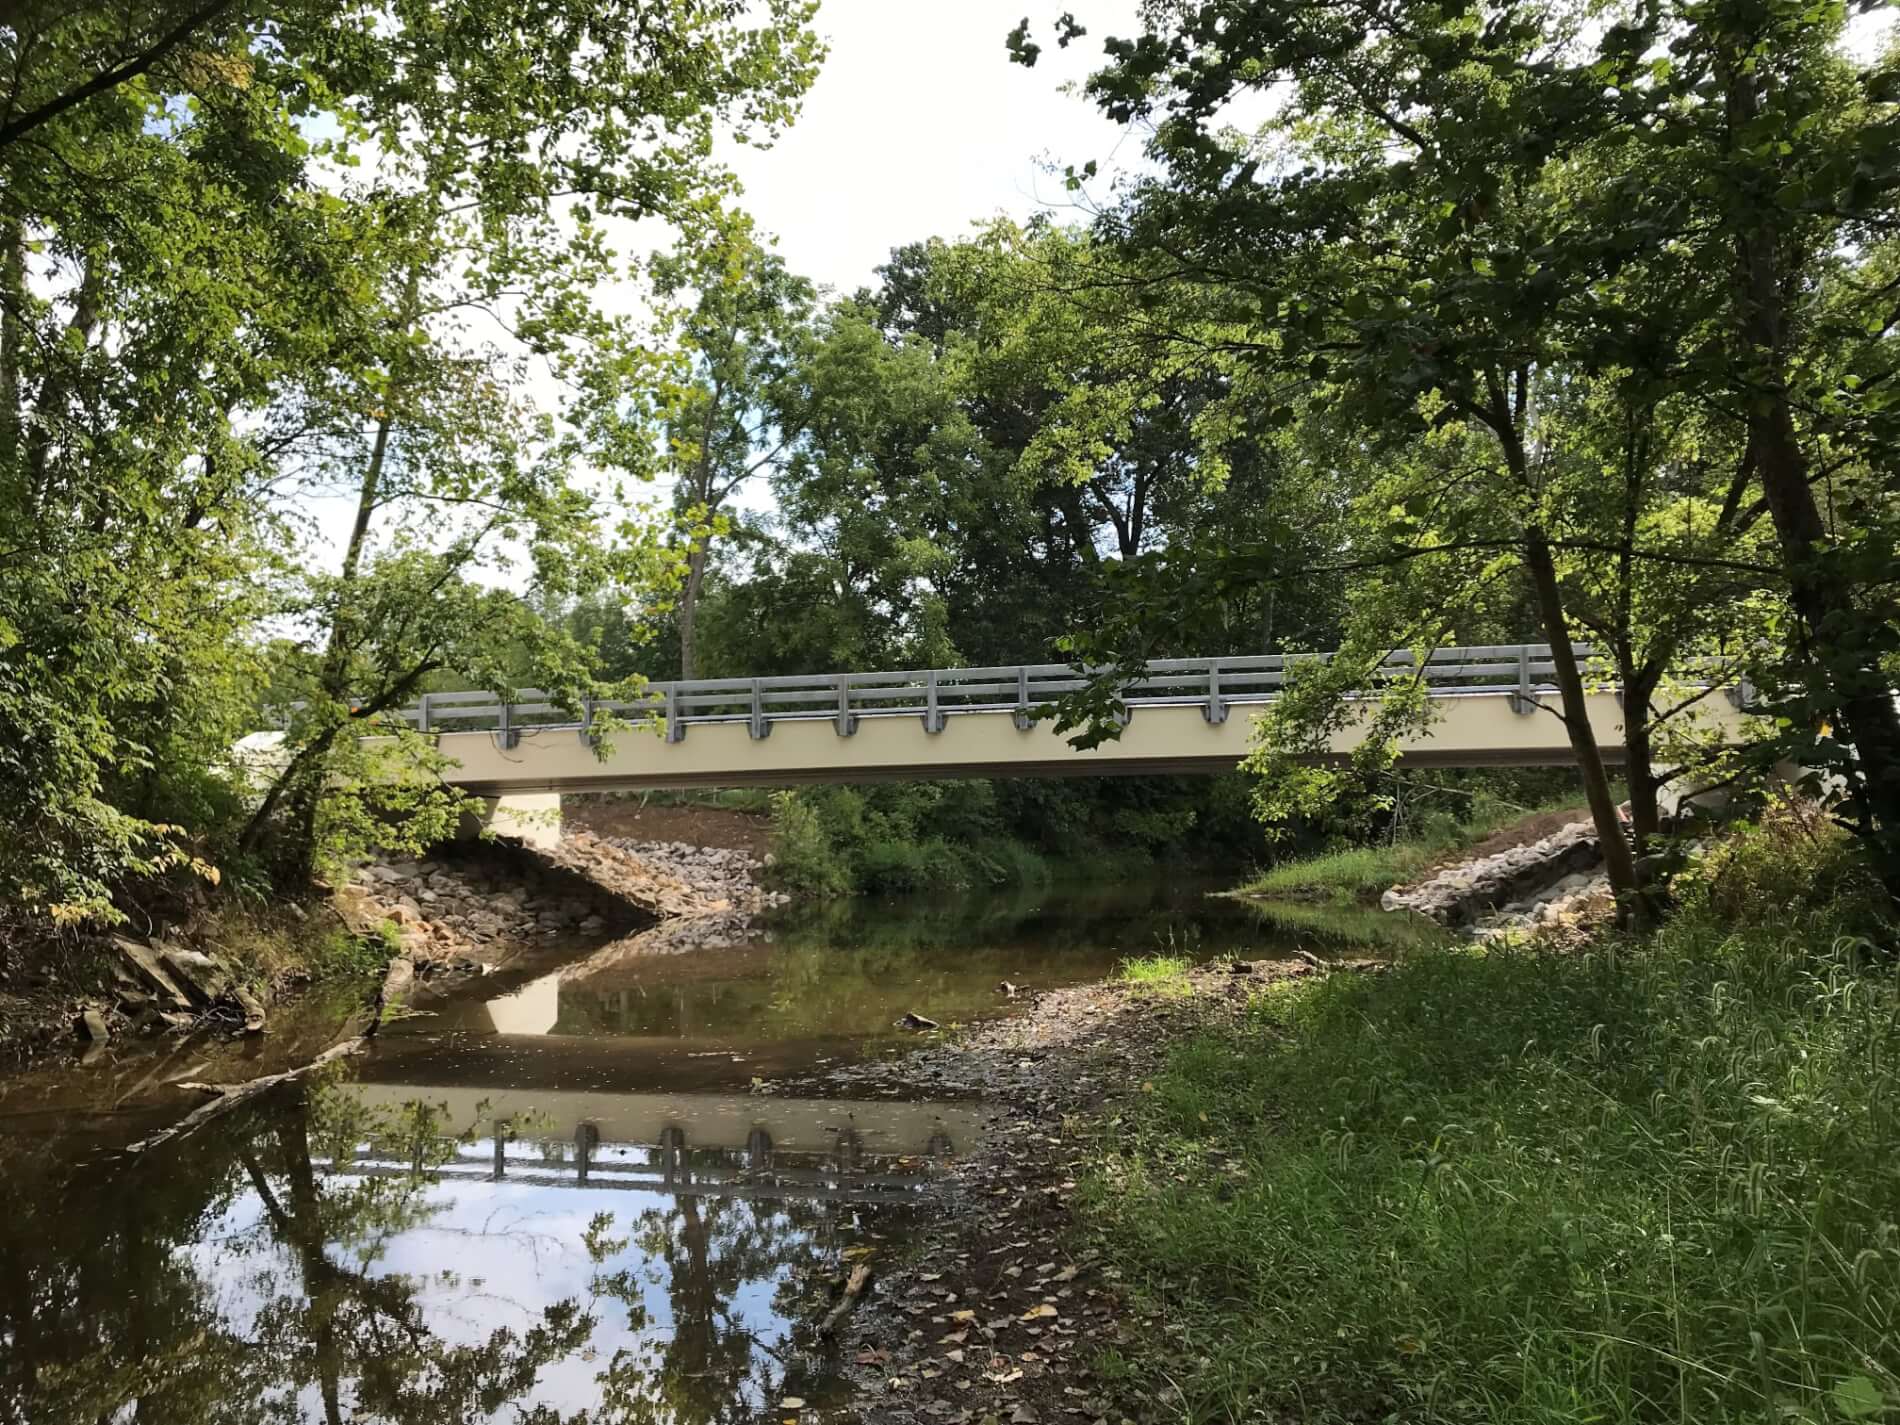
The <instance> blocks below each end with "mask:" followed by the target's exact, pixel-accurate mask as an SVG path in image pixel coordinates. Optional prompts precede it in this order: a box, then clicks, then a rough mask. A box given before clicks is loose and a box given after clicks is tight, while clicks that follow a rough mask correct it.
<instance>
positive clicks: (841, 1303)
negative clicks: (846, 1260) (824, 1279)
mask: <svg viewBox="0 0 1900 1425" xmlns="http://www.w3.org/2000/svg"><path fill="white" fill-rule="evenodd" d="M870 1284H871V1264H870V1263H869V1262H859V1263H858V1264H857V1265H856V1266H855V1267H853V1268H852V1269H851V1275H850V1276H848V1277H846V1278H845V1282H844V1295H843V1296H841V1297H839V1298H838V1304H837V1305H836V1306H834V1307H832V1308H831V1310H830V1311H829V1312H827V1313H826V1314H825V1319H824V1321H823V1323H822V1324H821V1325H820V1326H819V1327H818V1334H819V1335H820V1336H826V1337H829V1336H833V1335H836V1334H837V1330H838V1327H839V1326H840V1325H841V1324H842V1323H843V1322H844V1319H845V1317H847V1316H849V1315H850V1314H851V1309H852V1308H853V1307H854V1306H856V1305H857V1304H858V1299H859V1298H860V1297H862V1296H863V1295H864V1291H865V1288H866V1287H868V1286H870Z"/></svg>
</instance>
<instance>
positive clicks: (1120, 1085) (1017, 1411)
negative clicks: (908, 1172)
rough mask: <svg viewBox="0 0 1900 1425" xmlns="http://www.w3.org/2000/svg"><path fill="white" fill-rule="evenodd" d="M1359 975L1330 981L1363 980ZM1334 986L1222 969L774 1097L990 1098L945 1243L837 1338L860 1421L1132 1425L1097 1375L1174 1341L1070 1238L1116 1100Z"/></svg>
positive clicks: (877, 1290)
mask: <svg viewBox="0 0 1900 1425" xmlns="http://www.w3.org/2000/svg"><path fill="white" fill-rule="evenodd" d="M1360 968H1362V967H1360V966H1358V965H1352V966H1346V967H1342V968H1339V969H1336V970H1334V971H1332V973H1353V972H1356V971H1357V970H1359V969H1360ZM1318 973H1327V971H1322V970H1318V969H1316V968H1314V967H1313V966H1311V965H1308V964H1306V963H1303V962H1300V961H1278V960H1261V961H1252V962H1246V961H1242V962H1238V963H1235V964H1233V965H1231V966H1229V965H1228V964H1225V963H1223V964H1218V965H1214V966H1210V967H1206V968H1203V969H1199V970H1196V971H1193V972H1192V973H1191V974H1189V975H1188V976H1187V977H1186V978H1185V979H1184V980H1178V981H1174V982H1171V983H1168V984H1166V985H1164V986H1162V987H1160V988H1159V989H1156V988H1148V987H1141V986H1132V985H1126V984H1121V983H1100V984H1092V985H1082V986H1075V987H1072V988H1067V989H1059V990H1052V991H1049V992H1048V993H1046V994H1043V995H1040V996H1038V997H1037V999H1036V1000H1035V1002H1034V1003H1033V1004H1032V1005H1031V1006H1030V1007H1029V1009H1028V1010H1027V1012H1026V1013H1024V1014H1023V1015H1021V1016H1020V1017H1017V1018H1014V1019H1009V1020H1004V1021H1000V1022H997V1023H994V1024H989V1025H984V1026H981V1027H979V1028H976V1029H974V1030H972V1031H969V1032H967V1033H964V1034H959V1035H954V1036H946V1037H943V1038H938V1037H937V1036H934V1035H933V1036H930V1039H929V1041H928V1042H926V1043H924V1044H922V1045H921V1046H920V1047H919V1048H918V1049H917V1050H916V1051H915V1052H913V1053H911V1054H908V1055H905V1056H904V1057H902V1058H900V1059H896V1060H890V1061H884V1062H878V1063H865V1064H856V1065H851V1066H848V1067H845V1068H841V1069H839V1070H836V1071H835V1072H832V1073H829V1074H826V1075H823V1076H820V1077H814V1078H802V1079H787V1080H782V1081H776V1082H773V1083H769V1084H764V1085H761V1086H760V1092H765V1093H774V1092H778V1093H810V1092H832V1093H848V1094H850V1095H851V1096H853V1097H861V1098H884V1097H889V1098H898V1097H919V1098H982V1099H984V1100H986V1101H988V1102H990V1103H993V1104H994V1105H995V1108H994V1111H993V1113H992V1114H991V1116H990V1118H989V1119H988V1122H987V1124H986V1127H985V1131H984V1133H983V1135H982V1139H981V1141H979V1142H976V1143H970V1144H958V1145H956V1148H957V1151H958V1156H957V1157H956V1158H955V1159H954V1160H953V1162H952V1164H951V1166H950V1167H949V1168H947V1169H946V1171H945V1174H944V1176H943V1177H942V1178H941V1179H940V1180H939V1181H938V1182H937V1183H935V1184H934V1185H933V1186H932V1187H931V1188H930V1189H929V1191H930V1192H931V1194H932V1195H933V1201H932V1210H931V1211H930V1212H929V1213H927V1214H926V1216H927V1217H928V1219H929V1220H930V1221H931V1222H932V1223H935V1224H937V1225H935V1226H932V1227H929V1228H927V1229H926V1230H925V1231H924V1233H923V1234H922V1236H921V1237H920V1238H918V1239H917V1240H916V1241H914V1242H913V1243H912V1244H910V1245H909V1246H908V1247H906V1248H905V1249H904V1250H903V1251H902V1253H901V1254H898V1255H896V1256H894V1257H893V1258H892V1259H891V1260H886V1261H879V1262H876V1263H875V1264H874V1269H875V1271H876V1277H875V1286H874V1289H873V1290H872V1292H871V1293H870V1294H869V1295H868V1296H867V1297H866V1298H865V1299H864V1300H863V1302H862V1304H861V1305H859V1306H858V1308H857V1309H856V1310H855V1311H854V1312H853V1313H852V1314H851V1315H850V1316H849V1317H848V1318H847V1319H846V1322H845V1324H844V1325H843V1326H842V1327H841V1328H840V1329H839V1332H838V1339H837V1342H836V1347H837V1349H838V1350H839V1351H840V1353H841V1356H842V1363H843V1366H844V1371H845V1376H846V1379H847V1380H848V1381H849V1382H850V1384H851V1387H852V1389H853V1391H854V1397H853V1399H852V1401H851V1407H852V1410H853V1412H854V1413H856V1414H858V1415H860V1416H861V1417H862V1418H864V1419H867V1420H870V1421H873V1422H879V1425H882V1423H883V1422H891V1423H892V1425H896V1422H899V1421H902V1422H915V1421H918V1420H942V1421H946V1422H950V1421H957V1422H968V1421H984V1420H993V1421H996V1422H1009V1423H1010V1425H1035V1422H1045V1425H1053V1422H1055V1421H1057V1420H1062V1419H1075V1420H1084V1421H1100V1420H1103V1419H1120V1415H1119V1413H1118V1412H1117V1411H1116V1410H1115V1403H1114V1401H1113V1400H1112V1398H1111V1397H1110V1395H1109V1393H1108V1388H1107V1386H1106V1385H1105V1383H1104V1382H1102V1381H1100V1380H1097V1379H1096V1378H1095V1376H1094V1374H1093V1370H1092V1366H1091V1361H1092V1360H1093V1359H1094V1358H1095V1357H1096V1356H1097V1355H1098V1354H1099V1352H1101V1351H1102V1350H1103V1349H1105V1348H1107V1347H1109V1346H1112V1345H1115V1344H1116V1343H1118V1342H1121V1343H1125V1342H1128V1341H1130V1340H1131V1339H1133V1338H1134V1337H1136V1336H1138V1335H1140V1334H1143V1333H1145V1332H1149V1331H1152V1330H1155V1329H1159V1326H1158V1323H1149V1322H1144V1321H1143V1320H1141V1319H1139V1318H1138V1317H1136V1316H1135V1315H1133V1311H1132V1308H1131V1307H1130V1306H1129V1304H1128V1303H1127V1302H1126V1301H1125V1300H1124V1299H1123V1297H1122V1294H1121V1292H1120V1291H1119V1289H1118V1287H1117V1284H1116V1282H1115V1281H1114V1280H1113V1279H1112V1277H1111V1276H1110V1275H1108V1274H1106V1273H1104V1272H1103V1271H1101V1270H1100V1269H1099V1268H1098V1266H1097V1264H1096V1263H1095V1262H1094V1261H1093V1260H1092V1259H1091V1258H1090V1256H1089V1255H1087V1254H1086V1252H1083V1253H1081V1254H1079V1255H1078V1254H1076V1244H1075V1243H1074V1242H1073V1240H1072V1238H1071V1235H1070V1233H1069V1230H1068V1229H1069V1226H1070V1217H1069V1197H1070V1194H1071V1192H1072V1190H1073V1189H1074V1187H1075V1183H1074V1179H1073V1176H1072V1173H1073V1170H1074V1168H1075V1166H1076V1164H1077V1162H1078V1159H1079V1157H1080V1155H1081V1152H1082V1149H1083V1147H1084V1144H1085V1143H1086V1141H1087V1137H1088V1135H1090V1134H1092V1133H1095V1132H1099V1131H1102V1127H1103V1126H1104V1125H1110V1126H1112V1123H1113V1121H1114V1112H1115V1108H1114V1106H1115V1102H1116V1100H1117V1099H1119V1098H1121V1097H1123V1096H1125V1095H1128V1094H1137V1093H1141V1092H1143V1091H1144V1089H1145V1087H1146V1081H1147V1078H1148V1076H1149V1074H1150V1073H1151V1072H1152V1071H1153V1069H1154V1068H1155V1066H1156V1065H1158V1064H1159V1063H1160V1061H1161V1059H1162V1057H1163V1055H1164V1054H1165V1053H1166V1052H1167V1047H1168V1045H1169V1043H1170V1041H1172V1040H1173V1039H1175V1038H1176V1037H1178V1036H1180V1035H1182V1034H1184V1033H1188V1032H1191V1031H1192V1030H1194V1029H1195V1028H1197V1027H1199V1026H1202V1025H1207V1024H1212V1023H1219V1022H1223V1021H1230V1020H1232V1019H1233V1018H1234V1017H1236V1016H1238V1015H1240V1014H1242V1013H1243V1012H1244V1011H1245V1008H1246V1004H1247V1001H1248V999H1249V998H1250V997H1251V996H1252V995H1253V994H1254V993H1256V992H1257V991H1258V990H1260V989H1261V988H1262V987H1263V986H1265V985H1267V984H1270V983H1272V982H1273V981H1275V980H1284V979H1291V978H1295V977H1298V976H1302V975H1309V974H1318Z"/></svg>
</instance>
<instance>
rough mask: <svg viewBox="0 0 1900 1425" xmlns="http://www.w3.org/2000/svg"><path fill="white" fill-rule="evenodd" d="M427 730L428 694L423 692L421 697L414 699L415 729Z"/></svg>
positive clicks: (419, 730) (418, 730)
mask: <svg viewBox="0 0 1900 1425" xmlns="http://www.w3.org/2000/svg"><path fill="white" fill-rule="evenodd" d="M428 730H429V695H428V694H427V693H424V694H423V695H422V696H421V697H419V698H417V699H416V731H417V732H427V731H428Z"/></svg>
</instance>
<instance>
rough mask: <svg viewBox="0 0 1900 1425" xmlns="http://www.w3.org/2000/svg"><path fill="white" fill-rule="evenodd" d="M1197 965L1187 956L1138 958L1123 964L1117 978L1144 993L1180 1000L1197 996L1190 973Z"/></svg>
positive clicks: (1139, 956) (1148, 956)
mask: <svg viewBox="0 0 1900 1425" xmlns="http://www.w3.org/2000/svg"><path fill="white" fill-rule="evenodd" d="M1193 968H1194V962H1193V961H1192V960H1190V959H1188V957H1187V956H1185V955H1169V954H1155V955H1137V956H1134V957H1132V958H1130V959H1127V960H1124V961H1122V962H1121V965H1120V967H1119V969H1118V970H1117V971H1116V978H1117V979H1119V980H1120V981H1121V982H1122V983H1123V984H1125V985H1128V986H1130V987H1132V988H1134V989H1136V990H1138V991H1140V992H1142V993H1144V994H1152V995H1159V996H1161V997H1162V998H1164V999H1176V998H1180V997H1182V996H1185V995H1188V994H1191V993H1193V988H1192V986H1190V985H1189V984H1188V971H1189V970H1191V969H1193Z"/></svg>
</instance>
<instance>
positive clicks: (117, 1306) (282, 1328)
mask: <svg viewBox="0 0 1900 1425" xmlns="http://www.w3.org/2000/svg"><path fill="white" fill-rule="evenodd" d="M392 1126H394V1127H396V1128H398V1129H400V1130H404V1131H410V1130H413V1137H412V1138H411V1140H410V1141H411V1143H412V1145H413V1146H418V1147H425V1148H426V1145H429V1144H433V1143H434V1142H435V1141H436V1140H435V1139H434V1138H433V1137H430V1136H427V1135H426V1134H424V1132H423V1129H424V1128H425V1127H426V1124H425V1122H424V1120H423V1119H422V1118H420V1117H417V1118H415V1119H413V1120H412V1121H410V1122H407V1123H404V1124H399V1125H391V1124H388V1123H381V1124H379V1123H375V1122H372V1121H370V1120H369V1118H368V1117H367V1116H366V1115H365V1114H364V1113H363V1112H362V1111H361V1110H357V1109H354V1108H353V1107H352V1106H351V1105H350V1104H349V1101H348V1100H347V1099H346V1098H345V1097H344V1096H343V1095H340V1094H334V1093H331V1094H326V1093H323V1092H322V1091H321V1090H317V1091H316V1092H315V1094H314V1097H313V1099H312V1101H311V1102H310V1104H309V1105H306V1104H305V1103H303V1102H289V1103H281V1104H272V1105H269V1106H267V1107H265V1108H263V1109H260V1110H259V1111H258V1112H256V1113H254V1114H247V1115H240V1116H234V1118H233V1119H232V1120H231V1121H230V1122H227V1123H225V1124H220V1125H218V1126H216V1127H215V1128H214V1129H213V1130H211V1131H207V1132H206V1133H203V1134H200V1135H197V1136H194V1137H192V1138H189V1139H184V1140H180V1141H179V1142H178V1143H176V1144H174V1145H172V1146H171V1147H169V1148H168V1149H167V1150H166V1151H164V1152H163V1153H160V1154H154V1155H152V1156H150V1157H147V1158H142V1159H139V1160H137V1161H136V1163H132V1164H121V1165H118V1166H113V1165H109V1164H90V1165H75V1164H73V1163H72V1162H71V1161H70V1159H67V1158H63V1157H61V1156H60V1155H56V1154H54V1153H52V1152H50V1151H48V1152H45V1153H42V1154H30V1153H23V1152H19V1151H8V1152H5V1153H0V1198H3V1199H4V1200H5V1201H6V1203H7V1204H8V1207H9V1212H8V1214H7V1218H6V1220H4V1221H0V1421H6V1422H9V1425H12V1422H31V1423H32V1425H80V1422H84V1423H85V1425H98V1422H100V1421H106V1420H113V1421H129V1422H136V1425H206V1422H215V1425H226V1423H227V1422H228V1425H268V1422H275V1421H301V1420H304V1419H306V1418H309V1417H310V1416H311V1415H312V1413H313V1412H320V1414H321V1418H323V1419H325V1420H326V1421H328V1422H338V1421H342V1420H351V1419H354V1420H393V1421H401V1422H403V1425H424V1422H437V1421H440V1422H449V1421H454V1422H458V1425H459V1422H464V1421H473V1420H480V1419H484V1418H486V1417H487V1416H489V1415H491V1414H494V1413H495V1412H497V1411H500V1410H502V1409H503V1408H504V1407H505V1406H506V1405H507V1403H508V1402H509V1401H511V1400H516V1399H518V1398H519V1397H521V1396H522V1395H523V1394H525V1393H526V1392H527V1391H528V1390H529V1389H530V1388H531V1387H532V1386H533V1384H534V1381H535V1377H536V1374H537V1373H538V1371H539V1370H540V1369H541V1368H542V1366H544V1365H545V1364H547V1363H548V1362H549V1361H552V1360H555V1359H557V1358H559V1357H561V1356H563V1355H566V1354H568V1353H570V1352H572V1351H575V1350H577V1349H579V1348H580V1347H581V1346H582V1345H583V1344H584V1343H585V1341H586V1339H587V1336H588V1334H589V1331H590V1329H591V1326H592V1322H591V1320H590V1319H589V1318H588V1317H587V1316H586V1315H585V1314H584V1313H583V1311H582V1310H581V1308H580V1307H579V1306H578V1305H577V1304H575V1303H572V1302H569V1303H561V1304H558V1305H556V1306H554V1307H550V1308H549V1309H548V1310H547V1312H546V1313H545V1315H544V1318H543V1319H542V1320H541V1321H540V1322H538V1323H537V1324H536V1325H535V1326H534V1327H532V1328H531V1329H528V1330H526V1331H522V1332H516V1331H513V1330H507V1329H501V1330H496V1331H494V1332H491V1333H490V1334H489V1335H488V1337H487V1338H486V1339H485V1340H483V1341H481V1342H479V1343H478V1344H475V1345H472V1346H455V1345H450V1344H449V1343H447V1342H444V1341H442V1340H441V1339H440V1338H439V1337H437V1336H435V1335H434V1334H433V1333H432V1332H431V1331H430V1329H429V1327H428V1325H427V1323H426V1322H425V1320H424V1317H423V1313H422V1310H421V1308H420V1305H419V1303H418V1301H417V1299H416V1284H415V1283H413V1282H411V1281H409V1280H407V1279H405V1278H403V1277H399V1276H392V1275H377V1274H375V1273H373V1272H372V1271H371V1267H372V1265H373V1263H374V1261H375V1259H376V1257H377V1255H378V1254H379V1253H380V1251H381V1248H382V1245H383V1244H384V1243H386V1242H387V1240H388V1239H389V1237H390V1236H391V1235H393V1234H394V1233H396V1232H400V1231H402V1230H404V1229H405V1228H407V1227H410V1226H413V1225H415V1224H416V1223H417V1222H419V1221H421V1220H422V1219H423V1218H424V1217H425V1216H426V1214H427V1212H428V1208H427V1205H426V1200H425V1197H424V1192H425V1188H426V1185H427V1182H428V1177H427V1173H426V1169H427V1166H428V1161H427V1151H434V1150H433V1149H432V1148H427V1149H426V1151H425V1152H424V1153H423V1154H410V1155H409V1156H408V1159H407V1161H409V1162H410V1165H411V1166H410V1167H409V1169H408V1170H406V1171H398V1172H396V1173H395V1174H393V1175H392V1176H390V1177H386V1178H379V1179H367V1180H362V1179H358V1180H351V1179H339V1178H324V1177H321V1176H319V1174H318V1172H317V1171H316V1166H315V1160H317V1159H320V1158H322V1157H324V1156H327V1155H329V1154H332V1153H335V1152H337V1151H339V1150H340V1151H342V1152H344V1153H346V1154H347V1153H348V1152H350V1151H353V1149H354V1146H355V1143H356V1142H357V1141H360V1135H363V1134H366V1133H370V1132H382V1131H387V1130H389V1129H390V1128H391V1127H392ZM246 1188H248V1189H250V1191H251V1192H252V1193H254V1194H255V1195H256V1197H257V1199H258V1201H259V1203H260V1204H261V1211H262V1221H261V1224H260V1226H261V1229H262V1232H263V1240H262V1241H261V1242H260V1241H258V1240H257V1239H255V1238H253V1239H252V1240H250V1241H249V1242H248V1243H246V1242H241V1241H234V1242H229V1243H227V1242H223V1241H217V1240H215V1239H213V1237H212V1234H213V1232H214V1229H216V1228H218V1227H220V1226H225V1227H228V1225H229V1220H228V1218H227V1217H226V1214H227V1213H228V1212H229V1211H230V1210H231V1209H232V1208H233V1207H234V1206H235V1205H236V1204H237V1203H238V1201H239V1199H240V1195H241V1194H242V1193H243V1191H244V1189H246ZM265 1243H273V1244H275V1245H276V1246H278V1247H281V1248H282V1249H283V1251H284V1252H285V1254H286V1256H287V1257H288V1258H289V1260H290V1262H291V1263H292V1264H293V1268H292V1270H291V1271H290V1272H287V1273H286V1272H278V1271H274V1270H272V1269H271V1268H270V1267H269V1266H268V1265H262V1266H259V1267H258V1268H257V1269H255V1270H254V1271H252V1272H251V1273H249V1274H246V1275H243V1276H242V1277H240V1276H239V1274H238V1273H237V1272H235V1271H233V1270H232V1267H233V1266H234V1264H235V1263H236V1262H237V1261H239V1260H240V1259H241V1258H244V1257H246V1256H249V1257H253V1258H255V1256H256V1255H257V1252H258V1248H259V1247H261V1246H263V1245H264V1244H265ZM207 1259H208V1260H207ZM240 1282H241V1286H242V1290H241V1291H240V1292H239V1294H240V1295H251V1294H253V1293H254V1294H255V1295H256V1296H257V1297H259V1298H261V1300H259V1301H257V1303H256V1307H255V1310H254V1312H252V1313H250V1318H249V1319H248V1320H245V1319H243V1316H244V1313H242V1312H240V1313H236V1315H237V1317H238V1319H233V1315H234V1314H233V1313H232V1312H231V1311H230V1310H229V1309H228V1305H229V1304H228V1303H227V1302H225V1301H223V1300H221V1298H223V1297H224V1296H225V1295H226V1294H227V1293H228V1292H229V1291H231V1289H232V1288H233V1287H234V1286H236V1285H238V1284H239V1283H240ZM539 1418H540V1419H542V1420H550V1419H552V1417H550V1416H547V1415H545V1414H543V1415H542V1416H540V1417H539Z"/></svg>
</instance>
